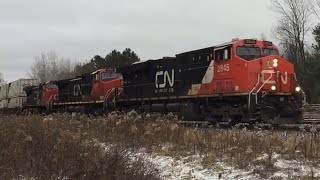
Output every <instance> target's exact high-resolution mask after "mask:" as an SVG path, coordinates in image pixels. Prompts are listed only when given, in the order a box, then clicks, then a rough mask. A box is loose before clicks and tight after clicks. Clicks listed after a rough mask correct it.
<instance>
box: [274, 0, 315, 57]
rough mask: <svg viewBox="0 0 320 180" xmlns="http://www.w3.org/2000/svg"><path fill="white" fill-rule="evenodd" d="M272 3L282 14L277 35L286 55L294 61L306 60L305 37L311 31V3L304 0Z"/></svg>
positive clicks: (281, 0) (275, 0)
mask: <svg viewBox="0 0 320 180" xmlns="http://www.w3.org/2000/svg"><path fill="white" fill-rule="evenodd" d="M272 3H273V7H274V11H275V12H277V13H278V14H279V15H280V17H279V20H278V24H277V26H276V28H275V36H276V38H277V39H278V40H280V45H281V46H282V49H283V52H284V55H285V57H286V58H288V60H290V61H292V62H294V63H297V62H299V61H304V60H306V52H305V38H306V34H307V33H308V32H309V31H310V22H311V18H312V6H311V4H310V3H308V2H307V1H302V0H272Z"/></svg>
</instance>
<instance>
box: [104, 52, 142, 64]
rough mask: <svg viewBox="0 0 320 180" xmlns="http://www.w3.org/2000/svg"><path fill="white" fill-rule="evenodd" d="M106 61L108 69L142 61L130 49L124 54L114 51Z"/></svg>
mask: <svg viewBox="0 0 320 180" xmlns="http://www.w3.org/2000/svg"><path fill="white" fill-rule="evenodd" d="M105 60H106V67H107V68H118V67H122V66H127V65H130V64H132V63H134V62H137V61H140V58H139V57H138V55H137V54H136V53H135V52H134V51H132V50H131V49H130V48H126V49H125V50H124V51H123V52H122V53H120V52H119V51H117V50H113V51H112V52H111V53H109V54H108V55H107V56H106V57H105Z"/></svg>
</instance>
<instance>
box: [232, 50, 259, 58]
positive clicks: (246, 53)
mask: <svg viewBox="0 0 320 180" xmlns="http://www.w3.org/2000/svg"><path fill="white" fill-rule="evenodd" d="M237 55H238V56H239V57H241V58H243V59H245V60H253V59H257V58H259V57H261V49H260V48H258V47H237Z"/></svg>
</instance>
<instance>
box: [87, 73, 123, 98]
mask: <svg viewBox="0 0 320 180" xmlns="http://www.w3.org/2000/svg"><path fill="white" fill-rule="evenodd" d="M92 75H93V77H94V78H93V79H94V82H93V87H92V91H91V97H92V98H93V100H105V98H107V96H108V98H111V96H112V97H113V94H114V91H116V90H117V91H118V90H119V89H118V88H120V87H121V85H122V76H121V74H119V73H117V71H116V70H115V69H100V70H98V71H95V72H93V73H92Z"/></svg>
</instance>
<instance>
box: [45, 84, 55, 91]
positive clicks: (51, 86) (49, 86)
mask: <svg viewBox="0 0 320 180" xmlns="http://www.w3.org/2000/svg"><path fill="white" fill-rule="evenodd" d="M47 89H48V90H53V89H58V86H57V85H55V84H49V85H48V86H47Z"/></svg>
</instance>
